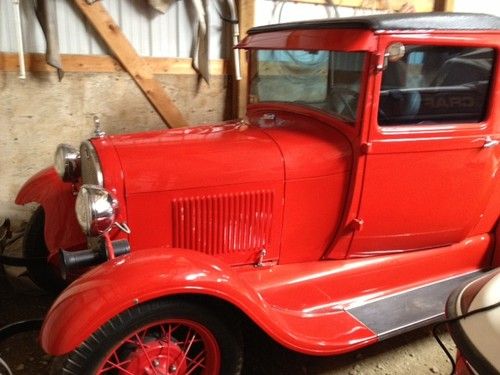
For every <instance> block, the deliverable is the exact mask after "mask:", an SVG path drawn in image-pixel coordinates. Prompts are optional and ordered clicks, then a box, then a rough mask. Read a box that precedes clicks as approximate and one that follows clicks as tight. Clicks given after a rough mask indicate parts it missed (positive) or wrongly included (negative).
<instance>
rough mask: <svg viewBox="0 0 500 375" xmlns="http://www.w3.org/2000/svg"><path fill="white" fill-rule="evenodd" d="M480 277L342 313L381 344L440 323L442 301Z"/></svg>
mask: <svg viewBox="0 0 500 375" xmlns="http://www.w3.org/2000/svg"><path fill="white" fill-rule="evenodd" d="M484 273H485V272H483V271H480V272H473V273H469V274H466V275H462V276H458V277H453V278H450V279H446V280H444V281H439V282H436V283H433V284H430V285H426V286H423V287H420V288H416V289H412V290H410V291H408V292H403V293H399V294H393V295H391V296H388V297H385V298H381V299H379V300H376V301H373V302H369V303H366V304H364V305H361V306H356V307H353V308H350V309H347V310H346V311H348V312H349V313H350V314H351V315H353V316H354V317H355V318H356V319H358V320H359V321H360V322H362V323H363V324H364V325H366V326H367V327H368V328H369V329H371V330H372V331H373V332H374V333H375V334H376V335H377V336H378V338H379V339H380V340H384V339H387V338H389V337H392V336H396V335H399V334H401V333H403V332H406V331H410V330H413V329H415V328H418V327H422V326H425V325H428V324H430V323H435V322H438V321H440V320H443V319H444V309H445V305H446V300H447V299H448V296H449V295H450V294H451V292H452V291H453V290H454V289H456V288H458V287H459V286H460V285H461V284H462V283H465V282H467V281H469V280H471V279H474V278H476V277H479V276H480V275H482V274H484Z"/></svg>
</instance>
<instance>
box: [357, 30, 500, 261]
mask: <svg viewBox="0 0 500 375" xmlns="http://www.w3.org/2000/svg"><path fill="white" fill-rule="evenodd" d="M495 38H496V39H498V37H492V36H489V37H488V36H487V35H480V34H475V35H471V34H470V33H469V34H468V35H465V34H464V35H460V34H456V35H446V34H445V33H442V34H438V35H436V36H435V37H433V38H428V37H426V36H421V35H420V36H419V35H410V34H408V35H405V34H400V35H396V36H394V35H392V36H391V35H384V36H381V38H380V51H381V53H382V54H383V53H384V52H385V51H386V50H387V48H388V47H389V45H390V44H392V43H394V42H400V43H402V44H403V46H404V48H405V53H404V57H403V58H401V59H400V60H398V61H392V62H391V61H387V66H386V68H385V69H384V70H383V71H381V69H379V71H378V72H377V73H376V74H377V77H376V80H375V88H374V89H375V93H374V98H375V102H374V108H378V109H377V110H374V111H373V114H372V116H371V124H370V131H369V140H368V143H367V145H366V146H367V147H366V150H367V155H366V163H365V173H364V181H363V191H362V194H361V198H360V205H359V211H358V222H360V223H362V225H361V226H360V227H359V230H358V231H357V232H356V233H355V234H354V237H353V241H352V244H351V248H350V250H349V253H348V256H349V257H359V256H369V255H377V254H385V253H393V252H404V251H412V250H420V249H428V248H435V247H441V246H446V245H449V244H453V243H457V242H459V241H462V240H464V239H466V238H467V237H469V236H471V235H473V234H475V233H474V229H475V227H476V226H477V224H478V222H479V221H480V219H481V218H482V215H483V212H484V210H485V207H486V206H487V204H488V201H489V199H490V197H491V196H492V194H493V189H494V186H495V179H497V181H498V178H497V177H496V176H497V172H498V165H499V156H500V155H499V147H497V145H498V139H499V134H498V128H495V124H498V117H499V115H498V113H497V110H496V109H495V108H496V107H497V106H498V104H496V103H495V97H494V96H493V95H492V93H493V92H495V91H496V90H497V89H496V88H495V87H494V85H495V80H494V79H493V77H494V76H495V75H496V74H498V68H497V65H496V59H497V48H498V45H496V44H495V42H494V40H495ZM485 41H487V42H485ZM495 72H496V73H495ZM377 98H378V99H377ZM497 126H498V125H497ZM497 183H498V182H497Z"/></svg>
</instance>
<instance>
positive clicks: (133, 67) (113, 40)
mask: <svg viewBox="0 0 500 375" xmlns="http://www.w3.org/2000/svg"><path fill="white" fill-rule="evenodd" d="M74 3H75V5H76V6H77V7H78V8H79V9H80V10H81V12H82V13H83V14H84V15H85V17H87V19H88V20H89V21H90V23H91V24H92V26H93V27H94V28H95V30H96V31H97V33H98V34H99V35H100V36H101V38H102V40H103V41H104V42H105V43H106V45H107V46H108V47H109V49H110V50H111V51H112V53H113V54H114V55H115V56H116V58H117V59H118V61H120V63H121V64H122V65H123V67H124V68H125V70H126V71H127V72H128V73H129V74H130V76H131V77H132V78H133V79H134V81H135V82H136V83H137V85H138V86H139V88H140V89H141V90H142V91H143V92H144V94H145V95H146V97H147V98H148V100H149V102H150V103H151V104H152V105H153V107H154V108H155V109H156V111H157V112H158V114H159V115H160V117H161V118H162V119H163V121H165V123H166V125H167V126H169V127H173V128H178V127H183V126H187V122H186V120H185V119H184V117H183V116H182V113H181V112H180V111H179V109H178V108H177V107H176V105H175V104H174V102H173V101H172V99H170V97H169V96H168V95H167V93H166V92H165V90H164V89H163V87H162V85H161V84H160V83H159V82H158V81H157V80H156V79H155V78H154V75H153V72H152V70H151V68H150V66H149V65H148V63H147V62H146V61H144V60H143V59H142V58H141V57H140V56H139V55H138V54H137V52H136V51H135V49H134V47H132V45H131V44H130V42H129V41H128V39H127V38H126V37H125V35H124V34H123V33H122V31H121V29H120V27H119V26H118V25H117V24H116V23H115V22H114V20H113V19H112V18H111V16H110V15H109V14H108V12H107V11H106V9H105V8H104V6H103V5H102V4H101V2H100V1H97V2H95V3H93V4H87V2H86V0H74Z"/></svg>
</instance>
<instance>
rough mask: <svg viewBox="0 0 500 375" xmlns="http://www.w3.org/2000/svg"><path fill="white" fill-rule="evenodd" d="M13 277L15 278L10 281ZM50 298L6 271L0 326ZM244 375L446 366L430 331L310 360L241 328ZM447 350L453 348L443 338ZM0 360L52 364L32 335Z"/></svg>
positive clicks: (17, 365) (25, 365) (30, 366)
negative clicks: (242, 334) (338, 354)
mask: <svg viewBox="0 0 500 375" xmlns="http://www.w3.org/2000/svg"><path fill="white" fill-rule="evenodd" d="M12 276H15V277H12ZM51 302H52V298H51V297H49V296H46V295H43V294H42V293H41V292H40V291H39V290H37V289H36V288H35V287H33V285H32V284H31V283H30V282H29V281H28V280H27V278H26V276H23V274H22V270H20V269H13V268H10V269H9V270H8V274H7V275H6V274H1V275H0V326H1V325H4V324H8V323H11V322H14V321H17V320H21V319H29V318H37V317H41V316H43V315H44V313H45V312H46V311H47V309H48V308H49V306H50V304H51ZM244 337H245V342H244V344H245V366H244V370H243V375H268V374H283V375H285V374H286V375H295V374H297V375H302V374H307V375H327V374H328V375H340V374H342V375H361V374H363V375H372V374H373V375H375V374H377V375H379V374H390V375H393V374H394V375H398V374H401V375H403V374H404V375H410V374H411V375H419V374H449V373H450V371H451V365H450V363H449V361H448V360H447V358H446V356H445V354H444V353H443V352H442V350H441V348H440V347H439V346H438V344H437V342H436V341H435V340H434V338H433V337H432V334H431V329H430V327H427V328H423V329H420V330H417V331H414V332H411V333H409V334H405V335H403V336H400V337H396V338H392V339H389V340H386V341H384V342H381V343H378V344H376V345H373V346H371V347H368V348H365V349H362V350H359V351H356V352H353V353H349V354H345V355H342V356H336V357H311V356H305V355H301V354H298V353H295V352H291V351H289V350H286V349H284V348H282V347H281V346H279V345H277V344H275V343H274V342H273V341H272V340H270V339H269V338H268V337H267V336H266V335H264V334H263V333H262V332H260V331H259V330H258V329H256V328H255V327H246V328H245V334H244ZM441 337H442V338H443V339H444V342H445V344H446V346H447V347H448V348H449V349H450V350H451V351H453V352H454V350H455V347H454V344H453V342H452V341H451V339H450V337H449V335H448V334H447V333H446V332H442V333H441ZM0 357H2V358H3V359H4V360H6V362H7V363H9V365H10V367H11V369H12V370H13V372H14V374H26V375H41V374H46V373H47V371H48V367H49V366H50V361H51V358H50V357H49V356H47V355H45V354H44V353H43V352H42V351H41V350H40V349H39V348H38V345H37V334H36V333H31V334H22V335H19V336H18V337H15V338H12V339H9V340H7V341H6V342H4V343H2V344H0ZM3 371H4V370H3V369H0V375H3V374H6V372H3Z"/></svg>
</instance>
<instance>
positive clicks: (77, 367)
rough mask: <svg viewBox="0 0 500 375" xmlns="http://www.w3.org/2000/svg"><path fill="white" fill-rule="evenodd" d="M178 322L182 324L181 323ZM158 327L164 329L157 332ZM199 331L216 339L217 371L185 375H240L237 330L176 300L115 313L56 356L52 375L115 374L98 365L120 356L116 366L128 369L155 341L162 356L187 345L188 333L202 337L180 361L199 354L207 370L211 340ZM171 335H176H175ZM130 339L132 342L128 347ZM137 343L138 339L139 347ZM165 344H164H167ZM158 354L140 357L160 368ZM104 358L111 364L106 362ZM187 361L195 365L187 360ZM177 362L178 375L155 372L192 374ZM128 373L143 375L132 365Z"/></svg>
mask: <svg viewBox="0 0 500 375" xmlns="http://www.w3.org/2000/svg"><path fill="white" fill-rule="evenodd" d="M76 319H78V317H76ZM179 321H180V322H182V323H179ZM191 323H192V324H194V325H195V328H192V326H191V325H190V324H191ZM175 324H179V325H180V326H179V327H178V328H175V329H174V330H172V332H173V333H172V334H171V335H170V327H171V326H172V325H175ZM182 324H186V326H185V327H184V326H183V325H182ZM160 327H163V328H161V331H160ZM167 327H168V328H167ZM197 327H201V328H202V330H206V331H207V332H208V333H209V336H211V338H213V339H215V342H216V346H217V349H218V350H217V351H215V352H217V356H218V362H219V363H220V371H218V372H217V371H208V370H207V369H203V368H201V367H200V368H197V369H195V370H194V371H193V372H189V373H190V374H193V375H195V374H203V375H216V374H222V375H237V374H240V373H241V369H242V366H243V350H242V344H241V339H240V336H239V335H236V334H235V332H237V331H238V330H235V328H234V327H231V328H230V327H229V326H228V325H227V324H225V323H224V322H222V321H221V320H220V319H219V318H218V317H216V316H215V315H214V314H213V312H212V311H210V310H207V309H206V308H204V307H203V306H201V305H200V304H198V303H193V302H189V301H184V300H175V299H174V300H168V299H167V300H155V301H150V302H147V303H144V304H142V305H137V306H134V307H131V308H130V309H128V310H126V311H124V312H123V313H121V314H119V315H117V316H116V317H114V318H113V319H111V320H110V321H108V322H107V323H106V324H104V325H103V326H101V327H100V328H99V329H98V330H97V331H96V332H94V333H93V334H92V335H91V336H90V337H89V338H88V339H87V340H86V341H85V342H83V343H82V344H81V345H80V346H79V347H78V348H76V349H75V350H74V351H73V352H71V353H69V354H68V355H66V356H64V357H60V358H59V359H58V358H56V359H55V360H54V363H53V367H52V371H51V374H54V375H55V374H72V375H94V374H96V373H99V374H106V375H108V374H115V373H116V372H113V370H111V371H104V372H102V370H101V368H102V366H105V365H106V366H110V364H111V363H112V362H113V361H116V360H115V358H118V356H120V361H121V362H117V363H123V362H124V361H125V362H126V361H128V363H127V364H126V366H132V359H135V358H138V357H140V356H141V355H142V354H141V353H142V352H141V346H142V347H144V346H146V345H150V348H151V347H154V345H159V344H157V343H163V344H162V345H163V346H162V347H161V349H155V350H159V353H160V354H161V355H163V357H165V352H169V351H170V352H173V351H174V350H175V349H176V347H177V349H179V348H181V345H185V344H183V343H186V342H187V341H189V340H188V337H189V334H190V333H191V332H195V333H196V334H198V336H196V335H193V340H194V337H195V336H196V337H199V338H200V339H197V340H196V341H195V342H198V344H193V345H192V346H188V348H187V350H185V351H181V353H183V354H182V358H187V357H189V358H192V357H193V356H194V354H196V353H202V356H201V357H202V358H203V361H205V362H204V365H205V366H206V367H208V368H210V367H211V366H210V363H211V362H210V360H209V359H207V358H208V357H210V355H206V356H205V355H204V353H210V350H211V349H210V348H211V346H210V345H208V344H206V343H207V341H210V340H207V339H206V337H205V336H203V333H202V334H201V335H199V331H197ZM188 328H189V331H188ZM183 329H185V331H183ZM191 329H193V331H191ZM167 331H168V332H169V336H168V337H167V336H166V332H167ZM174 331H175V332H177V333H174ZM162 332H163V333H162ZM182 332H188V334H187V336H185V337H184V335H183V333H182ZM125 340H127V342H126V343H124V341H125ZM132 340H136V341H134V343H131V341H132ZM137 340H140V345H139V344H138V342H139V341H137ZM167 343H168V345H167V346H165V345H166V344H167ZM200 343H201V344H200ZM195 345H200V346H201V347H199V348H196V347H195ZM184 348H185V346H182V349H184ZM191 348H193V350H192V352H190V350H191ZM191 353H193V354H191ZM160 354H159V355H158V356H157V357H154V356H155V354H153V352H152V351H149V352H148V355H144V357H148V360H150V363H154V362H155V361H157V362H156V363H157V364H158V363H159V362H160V360H158V359H157V358H161V356H160ZM171 355H172V354H171ZM172 356H173V355H172ZM177 358H179V357H178V356H177V357H176V361H177ZM108 360H109V361H111V362H108ZM185 362H186V363H193V362H190V361H188V360H186V361H185ZM175 364H176V365H177V366H179V368H178V371H170V372H169V371H165V369H164V368H163V367H162V368H159V371H160V372H161V373H164V372H165V373H169V374H172V375H173V374H178V375H181V374H184V373H185V372H187V371H188V370H192V369H191V368H185V367H184V370H183V365H182V364H179V363H177V362H176V363H175ZM148 366H149V364H148ZM161 366H164V367H166V368H171V367H172V366H173V365H172V361H166V360H165V361H164V362H163V363H162V364H161ZM141 369H143V367H141ZM98 371H99V372H98ZM127 371H131V372H132V373H135V372H137V373H143V372H142V370H141V371H140V372H139V371H133V370H131V369H130V367H127ZM162 371H163V372H162Z"/></svg>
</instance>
